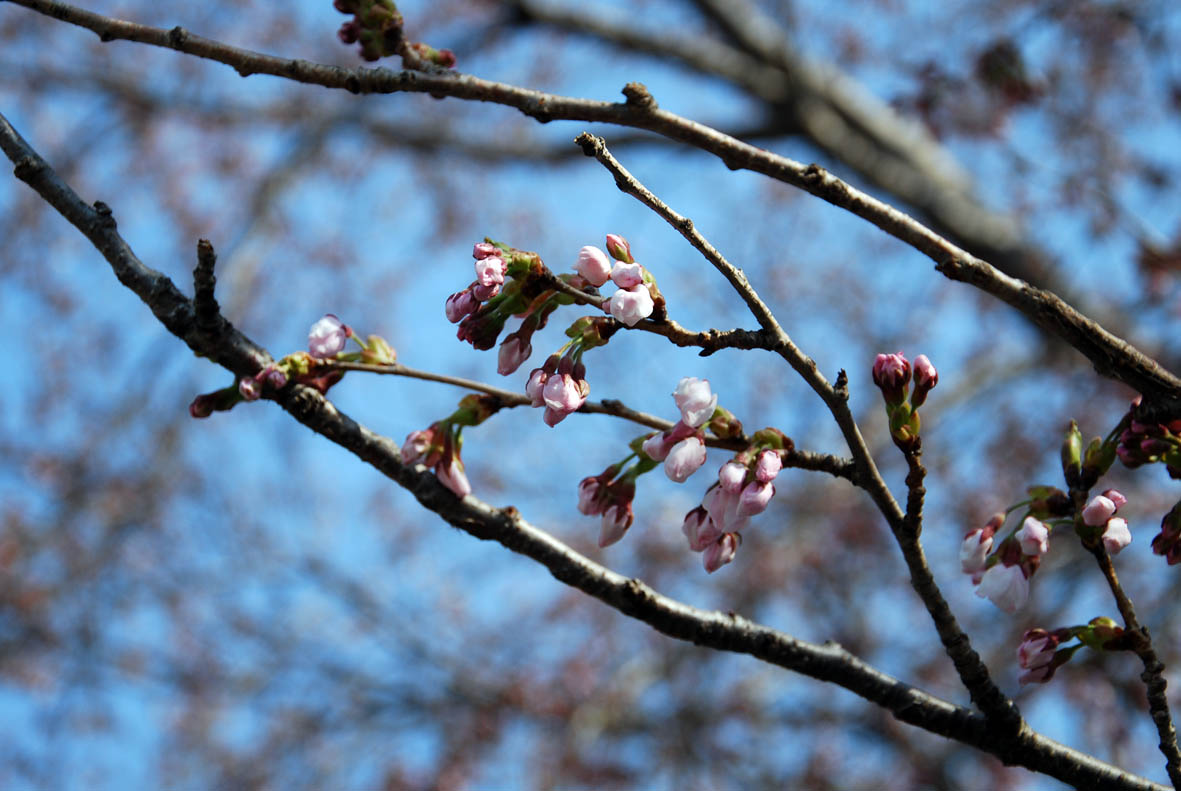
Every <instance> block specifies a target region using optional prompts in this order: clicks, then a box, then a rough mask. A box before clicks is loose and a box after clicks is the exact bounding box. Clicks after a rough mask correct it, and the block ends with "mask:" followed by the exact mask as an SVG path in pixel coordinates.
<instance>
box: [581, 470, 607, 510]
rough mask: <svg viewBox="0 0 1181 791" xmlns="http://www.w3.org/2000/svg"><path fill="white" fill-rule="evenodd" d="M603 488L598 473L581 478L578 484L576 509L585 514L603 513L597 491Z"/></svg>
mask: <svg viewBox="0 0 1181 791" xmlns="http://www.w3.org/2000/svg"><path fill="white" fill-rule="evenodd" d="M602 488H603V481H602V479H601V478H600V477H599V476H598V475H592V476H590V477H589V478H583V479H582V481H581V482H580V483H579V484H578V511H579V513H583V514H586V515H587V516H598V515H599V514H601V513H603V502H602V500H601V499H600V498H599V492H600V491H601V490H602Z"/></svg>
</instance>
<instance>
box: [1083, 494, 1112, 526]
mask: <svg viewBox="0 0 1181 791" xmlns="http://www.w3.org/2000/svg"><path fill="white" fill-rule="evenodd" d="M1114 514H1115V503H1114V502H1112V500H1111V498H1109V497H1104V496H1103V495H1101V494H1097V495H1095V496H1094V497H1092V498H1091V501H1090V502H1089V503H1087V504H1086V506H1085V507H1084V508H1083V522H1084V523H1085V524H1087V525H1090V526H1091V527H1102V526H1103V525H1105V524H1107V520H1108V519H1110V518H1111V517H1112V515H1114Z"/></svg>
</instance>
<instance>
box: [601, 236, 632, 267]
mask: <svg viewBox="0 0 1181 791" xmlns="http://www.w3.org/2000/svg"><path fill="white" fill-rule="evenodd" d="M607 252H608V253H610V254H611V257H612V258H614V259H615V260H616V261H623V262H624V263H629V264H630V263H631V260H632V248H631V245H630V244H628V243H627V239H624V238H623V237H622V236H620V235H618V234H614V233H609V234H607Z"/></svg>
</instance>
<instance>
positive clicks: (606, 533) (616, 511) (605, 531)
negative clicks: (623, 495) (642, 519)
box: [599, 502, 635, 547]
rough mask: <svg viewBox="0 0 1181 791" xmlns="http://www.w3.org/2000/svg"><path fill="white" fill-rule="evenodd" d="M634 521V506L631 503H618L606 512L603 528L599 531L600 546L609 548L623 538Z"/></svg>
mask: <svg viewBox="0 0 1181 791" xmlns="http://www.w3.org/2000/svg"><path fill="white" fill-rule="evenodd" d="M634 519H635V514H634V513H633V512H632V504H631V503H630V502H628V503H623V504H619V503H616V504H615V505H612V506H611V507H610V508H608V509H607V510H606V511H604V512H603V526H602V529H601V530H600V531H599V546H600V547H609V546H611V545H612V544H614V543H615V542H616V541H618V540H619V539H621V538H623V534H624V533H626V532H627V529H628V528H629V527H631V526H632V521H633V520H634Z"/></svg>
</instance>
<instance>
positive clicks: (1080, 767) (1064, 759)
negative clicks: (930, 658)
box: [0, 115, 1164, 791]
mask: <svg viewBox="0 0 1181 791" xmlns="http://www.w3.org/2000/svg"><path fill="white" fill-rule="evenodd" d="M0 149H2V150H3V151H4V153H5V154H6V155H7V156H8V158H9V159H10V160H11V161H12V162H13V164H14V165H15V168H14V170H15V173H16V175H17V177H18V178H19V179H21V180H22V181H24V182H26V183H27V184H28V185H29V186H30V187H32V188H33V189H34V190H36V191H37V193H38V194H39V195H41V197H42V198H43V199H44V200H45V201H46V202H47V203H49V204H50V205H51V206H53V207H54V208H55V209H56V210H57V211H58V212H59V213H60V214H61V215H62V216H63V217H65V218H66V219H67V220H69V221H70V223H71V224H73V225H74V226H75V227H76V228H78V230H79V231H81V232H82V234H83V235H84V236H86V238H87V239H89V240H90V241H91V243H92V244H93V245H94V246H95V248H96V249H97V250H98V251H99V252H100V253H101V254H102V255H103V257H104V258H105V259H106V260H107V262H108V263H109V264H110V266H111V269H112V271H113V272H114V273H115V275H116V277H118V279H119V281H120V282H121V283H123V284H124V285H125V286H127V288H128V289H130V290H131V291H132V292H134V293H135V294H136V295H137V296H138V297H139V298H140V299H141V300H142V301H143V302H144V303H145V304H146V305H147V306H148V307H149V308H150V309H151V311H152V313H153V314H154V315H155V316H156V317H157V318H158V319H159V320H160V322H161V323H162V324H164V326H165V327H166V328H167V329H168V330H169V331H170V332H172V333H173V334H174V335H176V336H177V337H178V338H180V339H181V340H182V341H184V342H185V343H186V344H187V345H188V346H189V347H190V348H191V349H192V350H193V351H195V352H197V353H198V354H201V355H203V356H206V357H209V358H210V359H212V360H214V361H216V362H218V363H219V364H221V365H222V366H224V367H226V368H227V369H228V370H230V371H231V372H233V373H235V374H237V375H242V374H253V373H256V372H257V371H258V370H259V369H260V368H261V367H262V365H263V364H265V363H266V362H269V361H270V356H269V355H268V354H267V353H266V352H265V351H264V350H263V349H261V348H260V347H259V346H257V345H256V344H255V343H254V342H253V341H251V340H250V339H249V338H247V337H246V336H244V335H243V334H242V333H240V332H239V331H238V330H236V329H234V328H233V327H232V326H230V325H229V324H228V323H226V324H225V325H224V329H223V331H222V332H221V333H220V335H219V337H218V338H217V340H216V342H214V341H211V339H209V338H208V337H207V336H205V335H204V334H202V333H199V332H197V331H196V329H195V327H196V320H195V316H196V310H195V308H194V306H193V303H192V301H190V300H189V299H188V298H186V297H185V296H184V295H183V294H181V293H180V291H179V290H178V289H177V288H176V287H175V286H174V285H173V284H172V282H171V280H169V279H168V278H167V277H166V276H165V275H163V274H161V273H160V272H157V271H156V270H154V269H151V268H149V267H147V266H145V265H144V264H143V263H142V262H141V261H140V260H139V259H138V258H137V257H136V256H135V254H134V252H132V250H131V248H130V247H129V246H128V245H127V243H126V242H125V241H124V240H123V238H122V237H121V236H120V235H119V233H118V232H117V231H116V230H115V223H114V220H113V218H112V216H111V211H110V209H109V208H107V207H106V206H105V205H103V204H96V208H91V207H90V206H88V205H87V204H86V203H85V202H84V201H83V200H82V199H81V198H80V197H79V196H78V195H77V193H75V192H74V191H73V189H72V188H70V186H69V185H67V184H66V183H64V182H63V181H62V180H61V179H60V178H59V177H58V176H57V174H56V173H54V171H53V169H52V168H51V167H50V166H49V165H48V163H46V162H45V161H44V160H43V159H42V158H41V157H40V156H39V155H38V154H37V153H36V151H34V150H33V148H32V147H31V146H29V144H28V143H27V142H25V140H24V139H23V138H22V137H21V136H20V135H19V134H18V133H17V131H16V130H15V129H14V128H13V127H12V126H11V125H10V124H9V123H8V120H7V119H6V118H4V117H3V116H2V115H0ZM275 399H276V400H277V401H278V402H279V403H280V405H281V406H282V407H283V408H284V409H285V410H287V411H288V412H289V413H290V414H291V415H292V416H294V417H295V418H296V419H297V420H298V421H299V422H301V423H303V424H304V425H305V426H307V427H309V428H311V429H312V430H313V431H315V432H317V433H318V434H321V435H322V436H324V437H326V438H328V439H329V440H331V441H333V442H335V443H337V444H339V445H340V446H342V447H344V448H346V449H348V450H349V451H351V452H352V453H354V454H355V455H356V456H357V457H358V458H360V459H361V460H362V461H364V462H366V463H368V464H370V465H372V466H373V467H375V468H376V469H377V470H379V471H381V472H382V473H383V474H385V475H386V476H387V477H389V478H390V479H391V480H393V481H395V482H397V483H398V484H399V485H401V486H402V487H404V488H405V489H406V490H407V491H409V492H410V493H411V494H413V495H414V496H415V498H417V499H418V501H419V502H420V503H421V504H422V505H423V506H424V507H426V508H427V509H428V510H430V511H433V512H434V513H436V514H438V515H439V516H441V517H442V518H443V519H445V520H446V521H447V522H449V523H450V524H452V525H454V526H455V527H458V528H460V529H461V530H464V531H465V532H467V533H470V534H471V535H473V536H475V537H476V538H480V539H484V540H493V541H497V542H499V543H501V544H502V545H504V546H505V547H507V548H508V549H510V550H512V551H514V552H518V553H520V554H523V555H526V556H528V557H530V558H533V559H534V560H536V561H538V562H539V563H541V564H542V565H544V566H545V567H546V568H547V569H548V570H549V571H550V573H551V574H553V575H554V577H555V578H557V579H558V580H559V581H561V582H564V583H566V584H567V585H570V586H572V587H575V588H577V589H579V590H581V591H583V592H584V593H587V594H588V595H590V596H593V597H595V598H597V599H599V600H600V601H603V602H604V603H606V604H607V605H609V606H611V607H613V608H615V609H617V610H619V611H620V612H622V613H624V614H626V615H628V616H631V617H633V618H636V619H637V620H640V621H643V622H644V623H646V624H648V625H650V626H652V627H653V628H654V629H657V630H658V631H660V632H662V633H664V634H667V635H669V636H671V637H675V638H677V639H680V640H686V641H690V642H693V643H694V644H697V645H703V646H707V647H710V648H715V649H717V650H722V651H733V652H738V653H746V654H750V655H751V656H754V657H756V658H759V659H762V660H763V661H766V662H768V663H770V664H774V665H777V666H779V667H783V668H785V669H788V670H793V671H795V672H799V673H801V674H804V675H807V676H810V677H812V678H816V679H818V680H821V681H829V682H832V683H835V684H839V685H840V686H842V687H844V688H846V689H849V690H850V691H852V692H854V693H856V694H857V695H860V696H861V697H863V698H865V699H866V700H868V701H870V702H872V703H875V704H877V705H880V706H882V707H884V708H886V709H888V710H889V711H890V712H891V713H892V714H893V715H894V716H895V717H896V718H897V719H899V720H901V721H902V722H906V723H909V724H912V725H915V726H917V727H920V728H923V729H925V730H928V731H930V732H932V733H937V734H940V735H942V736H946V737H947V738H950V739H955V740H957V741H960V742H962V743H964V744H967V745H969V746H972V747H975V748H977V749H979V750H981V751H984V752H988V753H990V754H992V755H995V756H997V757H998V758H1000V759H1001V760H1002V761H1004V762H1005V763H1007V764H1015V765H1020V766H1024V767H1026V768H1028V769H1031V770H1033V771H1035V772H1041V773H1043V774H1047V775H1049V776H1051V777H1056V778H1058V779H1059V780H1062V781H1063V782H1065V783H1069V784H1071V785H1075V786H1077V787H1079V788H1096V789H1098V788H1103V789H1119V790H1121V791H1122V789H1129V791H1131V790H1132V789H1136V790H1137V791H1141V790H1142V791H1161V789H1163V788H1164V787H1163V786H1160V785H1158V784H1156V783H1152V782H1150V781H1148V780H1146V779H1144V778H1140V777H1136V776H1135V775H1132V774H1130V773H1128V772H1124V771H1123V770H1121V769H1119V768H1117V767H1114V766H1111V765H1110V764H1106V763H1104V762H1102V761H1100V760H1098V759H1096V758H1093V757H1091V756H1089V755H1086V754H1084V753H1080V752H1078V751H1076V750H1073V749H1071V748H1069V747H1065V746H1064V745H1061V744H1058V743H1057V742H1055V741H1053V740H1051V739H1047V738H1045V737H1043V736H1041V735H1039V734H1037V733H1035V732H1033V731H1032V730H1030V729H1029V727H1028V726H1026V725H1024V723H1022V724H1021V728H1020V730H1019V731H1017V732H1016V733H1013V734H1011V735H1009V734H1000V733H998V732H997V729H996V723H995V722H994V721H991V720H988V719H986V718H985V717H983V716H981V715H979V714H976V713H974V712H972V711H971V710H969V709H965V708H963V707H960V706H955V705H953V704H951V703H948V702H946V701H943V700H941V699H939V698H936V697H934V696H932V695H929V694H927V693H925V692H923V691H922V690H919V689H917V688H915V687H912V686H910V685H907V684H905V683H903V682H901V681H899V680H897V679H894V678H892V677H890V676H888V675H886V674H884V673H881V672H879V671H877V670H876V669H874V668H872V667H870V666H869V665H867V664H865V663H864V662H862V661H861V660H859V659H858V658H857V657H855V656H853V655H851V654H850V653H849V652H847V651H845V650H844V649H843V648H841V647H840V646H838V645H836V644H835V643H827V644H825V645H815V644H812V643H808V642H805V641H802V640H797V639H795V638H793V637H791V636H789V635H786V634H783V633H781V632H777V631H775V630H773V629H770V628H768V627H765V626H761V625H759V624H756V623H753V622H751V621H748V620H746V619H745V618H741V617H739V616H736V615H727V614H722V613H719V612H710V611H705V610H699V609H697V608H694V607H690V606H688V605H685V604H682V603H680V602H678V601H675V600H673V599H670V598H668V597H666V596H662V595H661V594H659V593H657V592H656V591H654V590H652V589H651V588H649V587H648V586H647V585H645V584H644V583H642V582H640V581H639V580H634V579H628V578H626V577H623V576H622V575H620V574H616V573H615V572H613V571H611V570H609V569H607V568H604V567H603V566H600V565H599V564H597V563H594V562H593V561H591V560H590V559H588V558H586V557H584V556H582V555H580V554H579V553H577V552H575V551H574V550H573V549H571V548H570V547H568V546H566V545H565V544H563V543H561V542H560V541H558V540H557V539H556V538H554V537H553V536H551V535H549V534H548V533H546V532H544V531H542V530H539V529H538V528H536V527H534V526H533V525H531V524H529V523H528V522H526V521H525V520H524V519H522V518H521V516H520V515H519V514H518V513H517V511H516V509H515V508H513V507H511V506H510V507H508V508H504V509H498V508H494V507H492V506H490V505H488V504H486V503H483V502H481V501H479V500H477V499H476V498H475V497H471V496H468V497H465V498H463V499H462V500H461V499H457V498H456V497H455V495H454V494H452V493H451V492H450V490H448V489H446V488H445V487H444V486H442V484H440V483H439V481H438V479H437V478H435V476H434V475H433V474H431V473H430V472H429V471H427V470H425V469H424V468H422V467H421V466H417V467H408V466H406V465H404V464H402V462H401V456H400V454H399V452H398V447H397V445H396V444H395V443H394V442H393V441H392V440H390V439H389V438H387V437H382V436H380V435H378V434H374V433H373V432H371V431H369V430H368V429H366V428H365V427H364V426H361V425H360V424H358V423H357V422H355V421H354V420H352V419H351V418H349V417H348V416H347V415H345V414H343V413H342V412H340V411H339V410H338V409H337V408H336V407H335V406H334V405H333V404H332V403H331V402H330V401H328V400H327V399H326V398H324V396H322V395H321V394H320V393H319V392H318V391H317V390H314V389H312V388H310V387H304V386H301V385H294V386H291V387H288V388H284V389H283V390H282V391H280V392H279V393H277V394H276V395H275ZM998 737H1001V738H998Z"/></svg>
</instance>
